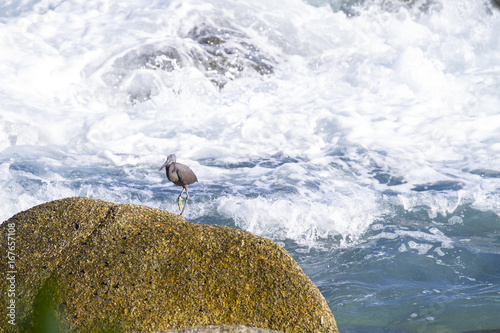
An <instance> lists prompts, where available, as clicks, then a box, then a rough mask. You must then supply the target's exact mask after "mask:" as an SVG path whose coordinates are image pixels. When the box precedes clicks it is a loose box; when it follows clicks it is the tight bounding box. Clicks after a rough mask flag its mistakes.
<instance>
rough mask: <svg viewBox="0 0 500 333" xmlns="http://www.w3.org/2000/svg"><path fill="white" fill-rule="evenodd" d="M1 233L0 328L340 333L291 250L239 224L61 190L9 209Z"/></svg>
mask: <svg viewBox="0 0 500 333" xmlns="http://www.w3.org/2000/svg"><path fill="white" fill-rule="evenodd" d="M9 236H10V238H9ZM0 237H1V238H0V253H2V256H1V267H0V271H1V272H2V273H3V274H4V276H3V278H2V279H1V280H0V286H1V288H2V292H1V296H0V298H1V300H2V306H1V308H0V309H1V310H0V315H1V316H0V326H1V327H6V328H8V330H9V331H17V332H28V331H38V330H42V328H43V327H49V328H50V330H53V331H55V330H57V329H60V330H62V331H78V332H79V331H89V332H91V331H92V332H94V331H102V330H104V329H106V330H112V331H125V332H130V331H135V332H136V331H157V330H166V329H181V328H189V327H204V326H209V325H216V326H220V325H236V326H237V325H243V326H248V327H258V328H266V329H270V330H277V331H282V332H336V331H337V327H336V324H335V319H334V317H333V315H332V313H331V311H330V309H329V307H328V305H327V303H326V301H325V299H324V298H323V296H322V295H321V294H320V292H319V290H318V289H317V288H316V287H315V286H314V284H313V283H312V282H311V281H310V280H309V278H308V277H307V276H306V275H305V274H304V272H303V271H302V270H301V269H300V267H299V266H298V265H297V263H296V262H295V261H294V260H293V258H292V257H291V256H290V255H289V254H288V253H287V252H286V251H285V250H283V249H282V248H281V247H280V246H278V245H277V244H275V243H274V242H272V241H270V240H267V239H265V238H261V237H257V236H255V235H253V234H251V233H249V232H245V231H242V230H236V229H232V228H228V227H221V226H212V225H201V224H196V223H192V222H186V221H185V220H184V219H183V218H182V217H181V216H179V215H176V214H172V213H169V212H166V211H162V210H158V209H152V208H148V207H144V206H139V205H125V204H124V205H118V204H113V203H109V202H103V201H98V200H93V199H89V198H68V199H63V200H58V201H52V202H49V203H46V204H43V205H40V206H36V207H33V208H31V209H29V210H27V211H24V212H21V213H18V214H16V215H15V216H13V217H12V218H10V219H9V220H8V221H5V222H4V223H3V224H2V225H1V226H0ZM8 252H10V254H11V255H10V256H9V255H7V256H6V255H5V254H6V253H8ZM11 302H15V303H11ZM11 304H14V308H13V306H12V305H11ZM7 305H9V306H10V308H9V307H8V306H7ZM6 311H7V312H6ZM9 315H10V316H9ZM9 321H10V322H11V323H15V324H16V325H12V324H11V323H9Z"/></svg>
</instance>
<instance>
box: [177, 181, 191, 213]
mask: <svg viewBox="0 0 500 333" xmlns="http://www.w3.org/2000/svg"><path fill="white" fill-rule="evenodd" d="M185 189H186V202H185V203H184V207H182V210H181V213H180V215H182V213H184V208H186V205H187V203H188V200H189V193H188V189H187V187H186V188H185ZM179 208H180V207H179Z"/></svg>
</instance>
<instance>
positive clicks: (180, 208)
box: [177, 197, 182, 210]
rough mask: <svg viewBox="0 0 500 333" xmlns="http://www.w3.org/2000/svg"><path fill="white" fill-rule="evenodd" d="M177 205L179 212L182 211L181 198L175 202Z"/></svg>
mask: <svg viewBox="0 0 500 333" xmlns="http://www.w3.org/2000/svg"><path fill="white" fill-rule="evenodd" d="M177 204H178V205H179V210H182V198H181V197H179V199H178V200H177Z"/></svg>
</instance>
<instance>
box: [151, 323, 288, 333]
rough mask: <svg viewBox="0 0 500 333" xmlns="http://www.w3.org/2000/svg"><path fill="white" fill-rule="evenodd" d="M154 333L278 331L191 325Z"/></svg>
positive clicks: (270, 332)
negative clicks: (190, 326)
mask: <svg viewBox="0 0 500 333" xmlns="http://www.w3.org/2000/svg"><path fill="white" fill-rule="evenodd" d="M155 333H280V332H278V331H272V330H268V329H265V328H255V327H246V326H241V325H239V326H230V325H225V326H207V327H193V328H182V329H179V330H165V331H156V332H155Z"/></svg>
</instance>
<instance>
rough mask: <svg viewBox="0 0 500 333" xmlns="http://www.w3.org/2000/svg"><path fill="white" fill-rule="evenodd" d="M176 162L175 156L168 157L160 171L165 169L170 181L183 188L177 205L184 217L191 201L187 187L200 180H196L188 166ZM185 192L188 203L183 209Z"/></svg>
mask: <svg viewBox="0 0 500 333" xmlns="http://www.w3.org/2000/svg"><path fill="white" fill-rule="evenodd" d="M176 160H177V158H176V156H175V154H171V155H168V157H167V161H166V162H165V163H164V164H163V165H162V166H161V168H160V169H159V170H158V171H161V169H163V168H165V171H166V174H167V178H168V180H170V181H171V182H172V183H174V184H175V185H177V186H182V191H181V194H179V197H178V198H177V204H178V205H179V210H180V211H181V213H180V214H179V215H182V213H184V209H185V208H186V205H187V202H188V200H189V194H188V188H187V187H188V185H191V184H193V183H196V182H197V181H198V178H196V175H195V174H194V172H193V170H191V169H190V168H189V167H188V166H187V165H184V164H181V163H177V162H176ZM184 191H186V202H185V203H184V207H183V206H182V193H184Z"/></svg>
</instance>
